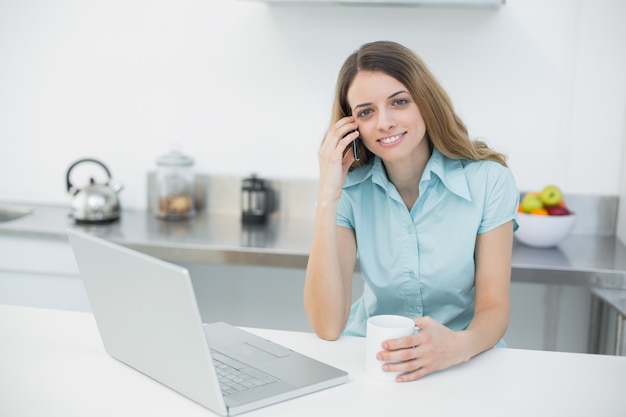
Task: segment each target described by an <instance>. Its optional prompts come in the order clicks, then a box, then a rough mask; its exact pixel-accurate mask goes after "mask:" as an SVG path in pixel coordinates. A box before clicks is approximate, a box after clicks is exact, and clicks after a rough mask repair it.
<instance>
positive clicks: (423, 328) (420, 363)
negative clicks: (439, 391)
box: [377, 316, 467, 382]
mask: <svg viewBox="0 0 626 417" xmlns="http://www.w3.org/2000/svg"><path fill="white" fill-rule="evenodd" d="M413 321H414V322H415V325H416V326H417V327H419V329H420V331H419V332H418V333H416V334H414V335H411V336H406V337H401V338H398V339H390V340H386V341H384V342H383V344H382V347H383V349H385V350H383V351H381V352H379V353H378V355H377V358H378V360H381V361H399V362H397V363H386V364H384V365H383V370H384V371H388V372H402V374H400V375H398V377H397V378H396V380H397V381H398V382H407V381H413V380H416V379H419V378H421V377H423V376H424V375H427V374H429V373H431V372H433V371H438V370H442V369H445V368H448V367H450V366H453V365H456V364H458V363H461V362H464V361H466V360H467V358H465V354H464V352H465V344H466V343H465V334H464V333H463V332H455V331H453V330H450V329H449V328H447V327H446V326H444V325H442V324H440V323H438V322H436V321H435V320H433V319H432V318H430V317H427V316H426V317H419V318H414V319H413Z"/></svg>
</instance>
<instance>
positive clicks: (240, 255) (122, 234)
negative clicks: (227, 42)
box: [0, 204, 626, 289]
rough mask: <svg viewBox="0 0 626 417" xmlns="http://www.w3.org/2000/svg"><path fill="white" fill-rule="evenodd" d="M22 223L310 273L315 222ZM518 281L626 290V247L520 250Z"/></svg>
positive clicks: (64, 215) (41, 213)
mask: <svg viewBox="0 0 626 417" xmlns="http://www.w3.org/2000/svg"><path fill="white" fill-rule="evenodd" d="M29 206H30V207H32V208H33V209H34V210H33V212H32V213H31V214H28V215H26V216H24V217H22V218H19V219H16V220H12V221H8V222H3V223H0V235H4V236H18V237H29V238H38V239H61V240H66V239H67V236H66V229H67V228H68V227H72V228H78V229H81V230H84V231H88V232H89V233H93V234H95V235H98V236H100V237H103V238H106V239H109V240H111V241H114V242H117V243H120V244H122V245H124V246H127V247H130V248H133V249H137V250H139V251H142V252H145V253H148V254H151V255H153V256H157V257H159V258H162V259H166V260H169V261H172V262H181V263H183V262H198V263H222V264H233V265H257V266H272V267H290V268H305V267H306V262H307V259H308V253H309V250H310V247H311V242H312V236H313V223H314V219H313V218H311V217H304V218H285V217H278V216H274V217H272V218H271V219H270V222H269V223H268V224H267V225H265V226H256V227H247V226H244V225H242V224H241V221H240V217H239V214H216V213H208V212H201V213H200V214H199V215H198V216H196V217H195V218H192V219H189V220H184V221H163V220H159V219H157V218H156V217H155V216H154V215H152V214H151V213H150V212H148V211H144V210H125V211H124V212H123V213H122V216H121V219H120V220H119V221H117V222H114V223H111V224H105V225H77V224H74V222H73V220H72V219H71V218H70V217H69V216H68V212H69V210H68V208H67V207H61V206H54V205H33V204H30V205H29ZM512 275H513V280H514V281H521V282H543V283H554V284H571V285H587V286H596V287H604V288H620V289H626V246H625V245H624V244H622V243H621V242H620V241H619V239H617V238H616V237H615V236H597V235H577V234H573V235H571V236H570V237H569V238H567V239H566V240H565V241H563V242H562V243H561V244H560V245H559V246H558V247H556V248H551V249H534V248H530V247H526V246H524V245H521V244H519V243H518V242H517V241H516V242H515V245H514V247H513V274H512Z"/></svg>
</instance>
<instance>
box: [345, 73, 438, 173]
mask: <svg viewBox="0 0 626 417" xmlns="http://www.w3.org/2000/svg"><path fill="white" fill-rule="evenodd" d="M347 98H348V103H349V105H350V108H351V109H352V114H353V115H354V117H355V118H356V120H357V123H358V125H359V132H360V134H361V135H360V136H361V139H362V140H363V143H364V145H365V146H366V147H367V148H368V149H369V150H370V151H371V152H372V153H374V154H375V155H378V156H379V157H380V158H381V159H382V160H383V161H385V162H386V163H391V162H401V161H406V162H410V161H414V160H415V159H416V158H417V159H419V160H422V159H423V156H424V155H427V154H428V153H429V148H428V141H427V139H426V138H425V137H426V125H425V123H424V119H423V118H422V115H421V114H420V111H419V108H418V107H417V104H416V103H415V101H414V100H413V98H412V97H411V94H410V93H409V91H408V89H407V88H406V87H405V86H404V85H403V84H402V83H401V82H399V81H398V80H396V79H395V78H393V77H391V76H389V75H387V74H385V73H383V72H379V71H375V72H370V71H360V72H358V73H357V74H356V76H355V77H354V80H353V81H352V84H351V85H350V88H349V89H348V94H347Z"/></svg>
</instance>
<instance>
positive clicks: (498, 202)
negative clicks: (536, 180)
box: [478, 167, 520, 234]
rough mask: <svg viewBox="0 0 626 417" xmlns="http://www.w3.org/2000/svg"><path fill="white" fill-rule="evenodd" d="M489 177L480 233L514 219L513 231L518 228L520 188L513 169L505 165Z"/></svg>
mask: <svg viewBox="0 0 626 417" xmlns="http://www.w3.org/2000/svg"><path fill="white" fill-rule="evenodd" d="M492 174H494V175H490V176H489V177H488V178H489V179H488V182H487V184H486V186H487V192H486V193H485V202H484V209H483V217H482V220H481V223H480V227H479V228H478V233H479V234H481V233H485V232H488V231H490V230H493V229H495V228H496V227H498V226H501V225H502V224H504V223H506V222H508V221H511V220H513V231H515V230H517V229H518V227H519V225H518V224H517V208H518V206H519V198H520V195H519V190H518V189H517V185H516V184H515V179H514V178H513V174H512V173H511V170H510V169H508V168H505V167H502V169H499V170H498V171H497V172H493V173H492Z"/></svg>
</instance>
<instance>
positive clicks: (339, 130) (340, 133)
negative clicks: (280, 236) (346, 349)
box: [304, 116, 358, 340]
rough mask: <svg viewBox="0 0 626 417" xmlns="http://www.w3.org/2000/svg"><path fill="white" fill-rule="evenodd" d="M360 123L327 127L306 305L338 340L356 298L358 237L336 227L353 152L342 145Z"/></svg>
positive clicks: (320, 330) (322, 330) (321, 332)
mask: <svg viewBox="0 0 626 417" xmlns="http://www.w3.org/2000/svg"><path fill="white" fill-rule="evenodd" d="M356 128H357V125H356V123H355V122H354V118H353V117H351V116H350V117H345V118H343V119H341V120H339V121H338V122H337V123H335V124H334V125H333V126H331V128H330V129H329V130H328V133H327V135H326V138H325V139H324V142H322V146H321V147H320V150H319V163H320V182H319V189H318V196H317V212H316V217H315V230H314V232H313V245H312V247H311V253H310V254H309V261H308V264H307V270H306V280H305V283H304V309H305V311H306V313H307V316H308V317H309V321H310V322H311V326H312V327H313V330H314V331H315V333H316V334H317V335H318V336H319V337H321V338H323V339H328V340H335V339H337V338H338V337H339V335H340V334H341V332H342V331H343V329H344V328H345V326H346V323H347V321H348V316H349V314H350V304H351V300H352V294H351V292H352V273H353V271H354V265H355V262H356V241H355V235H354V231H353V230H352V229H349V228H345V227H339V226H337V205H338V202H339V197H340V196H341V192H342V187H343V184H344V182H345V179H346V176H347V173H348V169H349V167H350V165H351V164H352V163H353V162H354V155H353V154H352V152H347V153H344V150H345V149H346V146H348V145H350V143H351V142H352V141H353V140H355V139H356V138H357V137H358V132H356V131H355V129H356ZM350 132H352V133H350Z"/></svg>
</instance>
